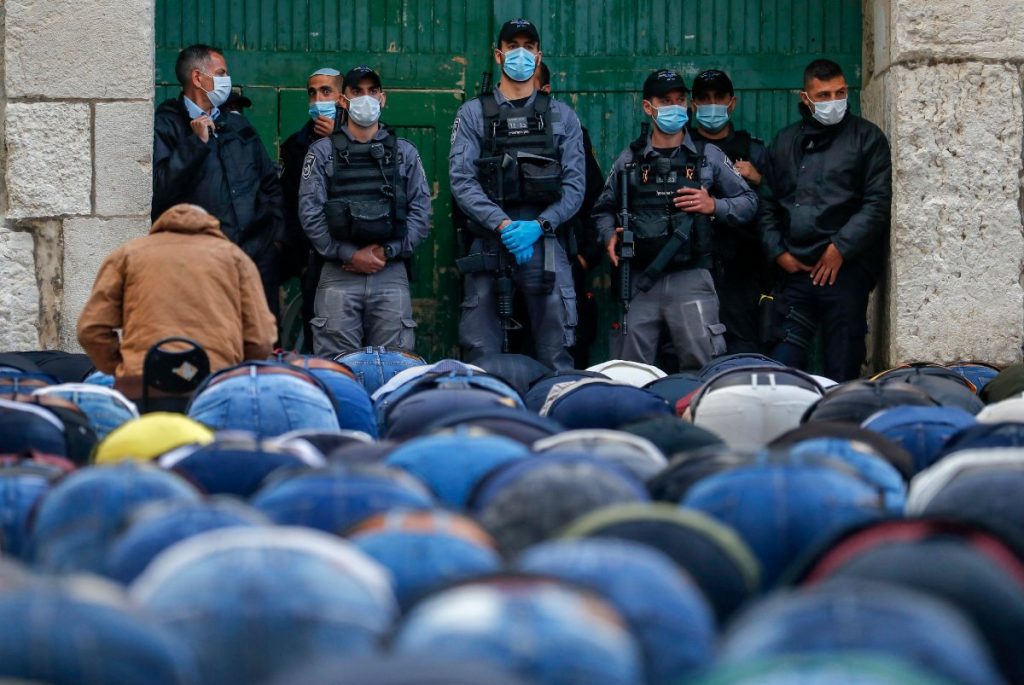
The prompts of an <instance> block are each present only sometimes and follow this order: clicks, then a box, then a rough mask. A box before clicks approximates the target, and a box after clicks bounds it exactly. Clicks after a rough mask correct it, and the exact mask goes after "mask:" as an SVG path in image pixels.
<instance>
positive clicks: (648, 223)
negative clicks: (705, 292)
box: [628, 139, 712, 271]
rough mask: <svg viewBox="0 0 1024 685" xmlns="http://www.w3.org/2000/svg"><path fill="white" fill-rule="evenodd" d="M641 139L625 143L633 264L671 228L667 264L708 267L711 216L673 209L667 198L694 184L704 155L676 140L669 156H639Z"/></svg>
mask: <svg viewBox="0 0 1024 685" xmlns="http://www.w3.org/2000/svg"><path fill="white" fill-rule="evenodd" d="M646 144H647V141H646V140H645V139H641V140H637V141H635V142H634V143H633V144H631V145H630V148H631V149H632V150H633V160H634V164H635V168H633V169H631V170H630V173H629V175H628V182H629V184H630V187H629V218H630V228H631V229H632V230H633V235H634V241H635V243H634V255H635V256H634V259H633V263H634V265H635V266H637V267H640V268H645V267H646V266H648V265H649V264H651V263H652V262H654V260H655V259H656V258H657V257H658V255H659V254H660V253H661V251H662V250H663V249H666V246H667V245H668V244H669V242H670V238H671V237H672V235H673V233H676V234H677V235H679V236H681V238H680V239H677V241H676V242H677V243H679V246H678V249H676V250H675V253H674V254H673V255H671V259H670V261H669V269H668V270H671V271H677V270H680V269H686V268H708V266H709V265H710V261H711V259H710V257H711V239H712V230H711V221H710V219H709V217H707V216H704V215H702V214H692V213H688V212H683V211H680V210H678V209H676V207H675V205H674V204H673V202H672V200H673V199H674V198H675V197H676V196H677V194H678V191H679V189H680V188H700V187H701V183H700V170H701V167H702V166H703V164H704V157H703V156H701V155H694V154H692V153H691V152H690V151H689V150H687V149H686V148H685V147H682V146H680V147H679V149H678V151H677V152H676V153H675V154H674V155H673V156H672V157H664V156H659V157H652V158H649V159H645V158H643V157H642V154H641V153H642V150H643V148H644V147H645V146H646Z"/></svg>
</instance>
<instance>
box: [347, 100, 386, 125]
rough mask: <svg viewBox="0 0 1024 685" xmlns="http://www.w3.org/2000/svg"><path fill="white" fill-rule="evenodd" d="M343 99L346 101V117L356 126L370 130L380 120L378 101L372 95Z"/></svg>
mask: <svg viewBox="0 0 1024 685" xmlns="http://www.w3.org/2000/svg"><path fill="white" fill-rule="evenodd" d="M345 99H346V100H348V117H349V119H351V120H352V122H353V123H354V124H356V125H357V126H362V127H363V128H370V127H371V126H373V125H374V124H376V123H377V121H378V120H379V119H380V100H378V99H377V98H375V97H373V96H372V95H361V96H359V97H357V98H350V97H348V96H346V97H345Z"/></svg>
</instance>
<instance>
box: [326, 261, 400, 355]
mask: <svg viewBox="0 0 1024 685" xmlns="http://www.w3.org/2000/svg"><path fill="white" fill-rule="evenodd" d="M313 309H314V313H315V314H316V316H315V317H314V318H313V320H312V321H311V322H310V325H311V327H312V329H313V353H314V354H316V355H317V356H320V357H324V356H330V357H334V356H336V355H338V354H341V353H342V352H351V351H352V350H358V349H360V348H363V347H367V346H373V347H378V346H385V347H400V348H402V349H403V350H408V351H410V352H411V351H412V349H413V347H414V345H415V343H416V322H415V321H414V320H413V318H412V296H411V295H410V293H409V277H408V274H407V273H406V271H405V264H404V263H403V262H400V261H396V262H389V263H388V265H387V266H385V267H384V268H383V269H381V270H380V271H378V272H377V273H375V274H355V273H350V272H348V271H345V270H344V269H342V268H341V263H340V262H327V263H326V264H324V268H323V272H322V273H321V274H320V284H319V285H318V286H317V290H316V301H315V303H314V305H313Z"/></svg>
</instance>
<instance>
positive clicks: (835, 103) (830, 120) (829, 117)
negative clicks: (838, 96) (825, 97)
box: [814, 98, 846, 126]
mask: <svg viewBox="0 0 1024 685" xmlns="http://www.w3.org/2000/svg"><path fill="white" fill-rule="evenodd" d="M845 116H846V98H843V99H842V100H830V101H828V102H815V103H814V118H815V119H817V120H818V121H819V122H821V123H822V124H824V125H825V126H835V125H836V124H838V123H839V122H841V121H842V120H843V117H845Z"/></svg>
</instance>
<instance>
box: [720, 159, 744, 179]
mask: <svg viewBox="0 0 1024 685" xmlns="http://www.w3.org/2000/svg"><path fill="white" fill-rule="evenodd" d="M722 161H723V162H725V166H726V168H728V169H729V171H731V172H732V173H734V174H736V178H743V174H741V173H740V172H739V171H737V170H736V165H735V164H733V163H732V160H731V159H729V158H728V157H727V156H725V155H722Z"/></svg>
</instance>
